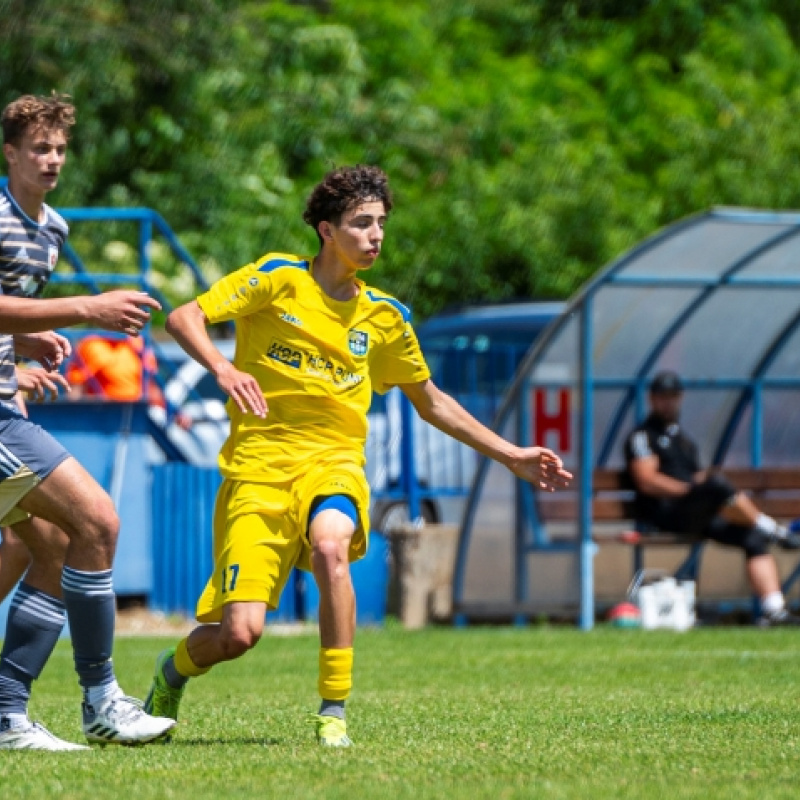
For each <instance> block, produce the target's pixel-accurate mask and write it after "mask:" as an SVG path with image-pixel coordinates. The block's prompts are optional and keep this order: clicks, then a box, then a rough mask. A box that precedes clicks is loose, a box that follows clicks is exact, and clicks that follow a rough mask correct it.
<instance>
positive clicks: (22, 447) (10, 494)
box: [0, 403, 69, 525]
mask: <svg viewBox="0 0 800 800" xmlns="http://www.w3.org/2000/svg"><path fill="white" fill-rule="evenodd" d="M67 458H69V453H68V452H67V451H66V450H65V449H64V447H62V445H60V444H59V443H58V442H57V441H56V440H55V439H54V438H53V437H52V436H51V435H50V434H49V433H48V432H47V431H46V430H44V429H43V428H40V427H39V426H38V425H37V424H36V423H34V422H31V421H30V420H29V419H27V418H26V417H23V416H22V414H20V412H19V411H16V410H15V409H13V408H11V407H9V406H8V405H6V404H5V403H0V525H13V524H14V523H15V522H21V521H22V520H24V519H27V518H28V517H29V516H30V514H28V513H27V512H25V511H23V510H22V509H21V508H17V503H18V502H19V501H20V500H21V499H22V498H23V497H25V495H26V494H28V492H29V491H30V490H31V489H33V488H34V487H35V486H37V485H38V484H39V483H41V482H42V481H43V480H44V479H45V478H46V477H47V476H48V475H49V474H50V473H51V472H52V471H53V470H54V469H55V468H56V467H57V466H58V465H59V464H60V463H61V462H62V461H64V460H66V459H67Z"/></svg>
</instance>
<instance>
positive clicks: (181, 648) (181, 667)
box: [173, 636, 211, 678]
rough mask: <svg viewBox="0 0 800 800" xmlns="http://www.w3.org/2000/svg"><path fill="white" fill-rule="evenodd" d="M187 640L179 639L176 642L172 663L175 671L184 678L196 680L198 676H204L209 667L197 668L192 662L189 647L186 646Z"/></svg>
mask: <svg viewBox="0 0 800 800" xmlns="http://www.w3.org/2000/svg"><path fill="white" fill-rule="evenodd" d="M188 638H189V637H188V636H187V637H186V639H181V640H180V642H178V646H177V647H176V648H175V657H174V658H173V661H174V662H175V669H176V670H177V671H178V672H179V673H180V674H181V675H183V677H184V678H196V677H198V676H199V675H205V674H206V672H208V671H209V670H210V669H211V667H198V666H197V664H195V663H194V661H192V658H191V656H190V655H189V647H188V645H187V644H186V643H187V641H188Z"/></svg>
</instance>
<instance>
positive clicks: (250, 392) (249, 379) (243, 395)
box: [166, 300, 268, 417]
mask: <svg viewBox="0 0 800 800" xmlns="http://www.w3.org/2000/svg"><path fill="white" fill-rule="evenodd" d="M206 325H208V320H207V319H206V315H205V314H204V313H203V309H202V308H200V306H199V304H198V303H197V301H196V300H192V301H190V302H189V303H184V305H182V306H178V308H176V309H175V310H174V311H172V312H170V314H169V316H168V317H167V325H166V327H167V332H168V333H169V334H171V335H172V337H173V338H174V339H175V341H176V342H177V343H178V344H179V345H180V346H181V347H182V348H183V349H184V350H185V351H186V352H187V353H188V354H189V355H190V356H191V357H192V358H193V359H194V360H195V361H197V363H198V364H201V365H202V366H204V367H205V368H206V369H207V370H208V371H209V372H210V373H211V374H212V375H213V376H214V377H215V378H216V379H217V383H218V384H219V388H220V389H222V391H223V392H225V394H227V395H228V397H230V398H231V399H232V400H233V402H234V403H236V405H237V406H238V407H239V410H240V411H241V412H242V413H243V414H247V413H248V412H250V413H253V414H255V415H256V416H258V417H266V416H267V410H268V409H267V401H266V400H265V399H264V393H263V392H262V391H261V387H260V386H259V385H258V381H257V380H256V379H255V378H254V377H253V376H252V375H250V374H249V373H248V372H242V371H241V370H239V369H236V367H234V366H233V364H231V362H230V361H228V359H227V358H225V356H223V355H222V353H220V351H219V350H218V349H217V347H216V345H215V344H214V342H213V341H212V339H211V337H210V336H209V335H208V330H207V328H206Z"/></svg>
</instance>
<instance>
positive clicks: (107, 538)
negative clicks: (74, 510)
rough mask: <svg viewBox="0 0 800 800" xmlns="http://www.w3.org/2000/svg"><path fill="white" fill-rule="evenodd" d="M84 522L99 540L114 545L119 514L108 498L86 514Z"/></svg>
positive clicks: (117, 531) (117, 532) (117, 533)
mask: <svg viewBox="0 0 800 800" xmlns="http://www.w3.org/2000/svg"><path fill="white" fill-rule="evenodd" d="M86 520H87V524H88V527H89V528H91V530H92V531H93V533H94V535H95V536H96V537H97V538H98V539H99V540H101V541H103V542H108V543H110V544H116V541H117V536H118V535H119V524H120V523H119V514H117V510H116V509H115V508H114V503H113V502H112V500H111V498H110V497H105V498H104V499H102V500H100V501H99V502H97V503H96V504H95V505H94V506H93V508H92V509H91V511H90V512H88V513H87V517H86Z"/></svg>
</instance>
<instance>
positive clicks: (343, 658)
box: [318, 647, 353, 700]
mask: <svg viewBox="0 0 800 800" xmlns="http://www.w3.org/2000/svg"><path fill="white" fill-rule="evenodd" d="M352 687H353V648H352V647H344V648H333V647H329V648H326V647H321V648H320V650H319V684H318V688H319V695H320V697H321V698H322V699H323V700H346V699H347V697H348V696H349V694H350V689H351V688H352Z"/></svg>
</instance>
